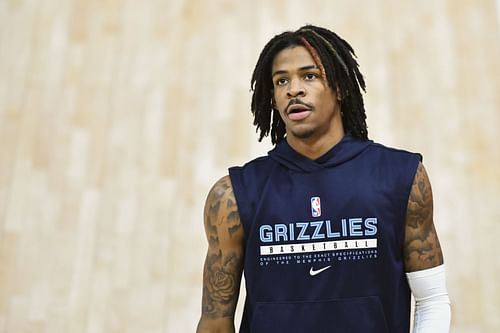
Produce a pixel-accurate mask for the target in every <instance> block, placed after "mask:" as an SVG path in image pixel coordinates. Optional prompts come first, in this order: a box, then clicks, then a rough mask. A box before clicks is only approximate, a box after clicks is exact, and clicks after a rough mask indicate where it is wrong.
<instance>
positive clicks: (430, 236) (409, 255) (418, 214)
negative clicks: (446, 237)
mask: <svg viewBox="0 0 500 333" xmlns="http://www.w3.org/2000/svg"><path fill="white" fill-rule="evenodd" d="M403 250H404V257H405V268H406V271H407V272H414V271H418V270H422V269H426V268H431V267H435V266H438V265H441V264H442V263H443V254H442V252H441V245H440V244H439V239H438V236H437V234H436V229H435V228H434V221H433V203H432V189H431V184H430V182H429V178H428V177H427V173H426V172H425V168H424V166H423V165H422V164H421V163H420V164H419V165H418V169H417V172H416V174H415V179H414V180H413V185H412V188H411V193H410V198H409V200H408V208H407V211H406V228H405V244H404V249H403Z"/></svg>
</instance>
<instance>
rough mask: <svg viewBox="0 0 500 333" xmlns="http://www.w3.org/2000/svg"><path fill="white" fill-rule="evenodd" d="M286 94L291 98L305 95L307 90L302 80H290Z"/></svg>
mask: <svg viewBox="0 0 500 333" xmlns="http://www.w3.org/2000/svg"><path fill="white" fill-rule="evenodd" d="M286 95H287V96H288V97H289V98H295V97H304V96H305V95H306V90H305V88H304V85H303V84H302V83H301V82H300V80H297V79H295V80H291V81H290V85H289V86H288V91H287V92H286Z"/></svg>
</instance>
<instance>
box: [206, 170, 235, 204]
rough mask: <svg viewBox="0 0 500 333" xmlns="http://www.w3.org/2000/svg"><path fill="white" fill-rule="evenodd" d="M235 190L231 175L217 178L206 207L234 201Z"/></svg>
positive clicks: (209, 193)
mask: <svg viewBox="0 0 500 333" xmlns="http://www.w3.org/2000/svg"><path fill="white" fill-rule="evenodd" d="M234 200H235V199H234V191H233V186H232V183H231V178H230V177H229V175H225V176H223V177H221V178H220V179H219V180H217V181H216V182H215V183H214V185H213V186H212V188H211V189H210V191H209V192H208V196H207V202H206V208H208V207H213V206H215V205H219V204H220V203H222V202H226V203H230V202H234Z"/></svg>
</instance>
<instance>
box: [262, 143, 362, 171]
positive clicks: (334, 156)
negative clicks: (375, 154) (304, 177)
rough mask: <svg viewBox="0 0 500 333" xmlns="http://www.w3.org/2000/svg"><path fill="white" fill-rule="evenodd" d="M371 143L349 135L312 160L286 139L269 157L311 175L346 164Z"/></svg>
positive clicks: (294, 169)
mask: <svg viewBox="0 0 500 333" xmlns="http://www.w3.org/2000/svg"><path fill="white" fill-rule="evenodd" d="M371 143H372V141H371V140H363V139H356V138H353V137H352V136H351V135H349V134H347V135H345V136H344V137H343V138H342V140H341V141H340V142H339V143H337V144H336V145H335V146H334V147H333V148H332V149H330V150H329V151H327V152H326V153H325V154H323V155H322V156H321V157H319V158H318V159H316V160H310V159H309V158H307V157H305V156H303V155H301V154H299V153H298V152H296V151H295V150H293V148H292V147H290V145H289V144H288V142H287V141H286V138H285V139H284V140H282V141H281V142H280V143H278V144H277V145H276V147H275V148H274V149H273V150H271V151H270V152H269V153H268V155H269V157H271V158H272V159H273V160H275V161H276V162H278V163H279V164H281V165H283V166H285V167H287V168H288V169H290V170H293V171H298V172H307V173H310V172H315V171H320V170H323V169H326V168H333V167H335V166H337V165H340V164H342V163H345V162H347V161H349V160H351V159H353V158H354V157H356V156H357V155H359V154H360V153H361V152H362V151H363V150H365V149H366V148H367V147H368V146H369V145H370V144H371Z"/></svg>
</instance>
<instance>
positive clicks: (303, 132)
mask: <svg viewBox="0 0 500 333" xmlns="http://www.w3.org/2000/svg"><path fill="white" fill-rule="evenodd" d="M291 133H292V135H293V136H294V137H296V138H298V139H309V138H310V137H312V136H313V135H314V134H315V133H316V129H315V128H302V129H295V130H292V131H291Z"/></svg>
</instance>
